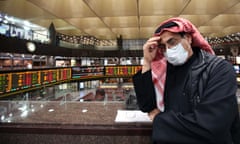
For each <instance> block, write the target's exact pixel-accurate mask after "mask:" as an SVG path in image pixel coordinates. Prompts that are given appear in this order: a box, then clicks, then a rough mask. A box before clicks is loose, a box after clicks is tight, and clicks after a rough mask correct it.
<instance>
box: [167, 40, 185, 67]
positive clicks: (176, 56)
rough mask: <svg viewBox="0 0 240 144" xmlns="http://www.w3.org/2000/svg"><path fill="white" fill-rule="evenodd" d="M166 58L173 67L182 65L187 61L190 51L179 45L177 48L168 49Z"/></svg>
mask: <svg viewBox="0 0 240 144" xmlns="http://www.w3.org/2000/svg"><path fill="white" fill-rule="evenodd" d="M164 56H165V57H166V59H167V61H168V62H169V63H171V64H172V65H174V66H177V65H182V64H184V63H185V62H186V61H187V58H188V51H186V50H185V49H184V47H183V46H182V44H181V43H179V44H177V45H176V46H175V47H172V48H169V49H167V50H166V52H165V53H164Z"/></svg>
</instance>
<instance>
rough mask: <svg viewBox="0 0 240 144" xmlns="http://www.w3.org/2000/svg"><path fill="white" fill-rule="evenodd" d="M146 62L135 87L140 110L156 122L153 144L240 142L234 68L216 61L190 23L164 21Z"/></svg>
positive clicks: (149, 43)
mask: <svg viewBox="0 0 240 144" xmlns="http://www.w3.org/2000/svg"><path fill="white" fill-rule="evenodd" d="M143 59H144V61H143V65H142V69H141V70H140V71H138V72H137V73H136V74H135V75H134V76H133V84H134V89H135V92H136V96H137V102H138V106H139V109H140V110H141V111H143V112H147V113H148V116H149V117H150V119H151V120H152V125H153V126H152V141H153V143H159V144H180V143H181V144H188V143H189V144H233V143H234V144H239V143H240V142H239V141H240V120H239V110H238V103H237V97H236V90H237V82H236V74H235V72H234V70H233V66H232V65H231V64H230V63H229V62H227V61H226V60H224V59H222V58H219V57H217V56H215V54H214V51H213V50H212V48H211V46H210V45H209V44H208V43H207V41H205V39H204V38H203V37H202V36H201V34H200V32H199V31H198V30H197V28H196V27H195V26H194V25H193V24H192V23H191V22H190V21H188V20H186V19H183V18H179V17H176V18H170V19H168V20H166V21H164V22H162V23H161V24H160V25H159V27H158V28H157V29H156V31H155V33H154V36H153V37H151V38H149V39H148V40H147V42H146V43H145V44H144V46H143Z"/></svg>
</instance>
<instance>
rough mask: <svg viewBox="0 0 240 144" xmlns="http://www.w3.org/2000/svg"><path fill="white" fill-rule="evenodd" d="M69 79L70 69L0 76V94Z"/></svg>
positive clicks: (11, 73) (23, 72)
mask: <svg viewBox="0 0 240 144" xmlns="http://www.w3.org/2000/svg"><path fill="white" fill-rule="evenodd" d="M68 79H71V68H59V69H49V70H38V71H34V70H33V71H22V72H9V73H2V74H0V94H2V93H7V92H13V91H17V90H22V89H27V88H31V87H36V86H40V85H44V84H49V83H53V82H59V81H64V80H68Z"/></svg>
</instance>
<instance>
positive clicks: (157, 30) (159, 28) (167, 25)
mask: <svg viewBox="0 0 240 144" xmlns="http://www.w3.org/2000/svg"><path fill="white" fill-rule="evenodd" d="M174 26H178V24H176V23H175V22H168V23H166V24H164V25H162V26H160V27H158V28H157V29H156V30H155V32H154V33H155V34H158V33H160V32H161V31H162V29H164V28H171V27H174Z"/></svg>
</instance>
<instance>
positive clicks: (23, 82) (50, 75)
mask: <svg viewBox="0 0 240 144" xmlns="http://www.w3.org/2000/svg"><path fill="white" fill-rule="evenodd" d="M140 69H141V66H139V65H136V66H132V65H131V66H127V65H120V66H119V65H118V66H80V67H66V68H52V69H39V70H34V69H32V70H22V71H21V70H20V71H10V72H4V71H3V72H2V71H0V96H1V95H2V94H5V93H9V92H14V91H18V90H24V89H29V88H34V87H39V86H44V85H47V84H55V83H58V82H64V81H71V80H81V79H89V80H90V79H96V78H101V77H108V76H109V77H126V76H127V77H131V76H132V75H134V74H135V73H136V72H137V71H138V70H140Z"/></svg>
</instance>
